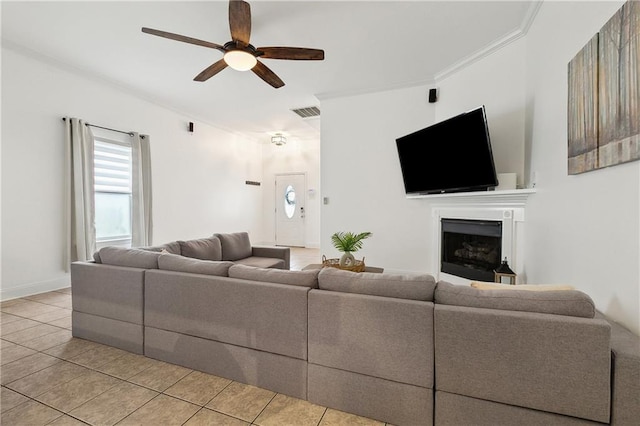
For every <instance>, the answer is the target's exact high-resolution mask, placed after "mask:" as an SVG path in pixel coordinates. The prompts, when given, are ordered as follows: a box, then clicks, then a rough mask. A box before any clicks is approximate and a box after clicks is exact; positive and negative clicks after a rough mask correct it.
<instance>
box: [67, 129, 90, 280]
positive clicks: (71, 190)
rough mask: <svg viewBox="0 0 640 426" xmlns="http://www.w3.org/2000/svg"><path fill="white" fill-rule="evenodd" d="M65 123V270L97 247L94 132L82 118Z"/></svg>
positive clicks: (83, 258)
mask: <svg viewBox="0 0 640 426" xmlns="http://www.w3.org/2000/svg"><path fill="white" fill-rule="evenodd" d="M64 125H65V198H66V210H67V211H66V220H67V229H68V233H67V234H68V236H69V238H68V240H67V250H66V259H65V270H66V271H67V272H68V271H69V265H70V263H71V262H74V261H76V260H88V259H91V257H92V256H93V252H94V251H95V246H96V229H95V208H94V204H95V201H94V185H93V158H94V155H93V150H94V147H93V134H92V133H91V130H90V129H89V127H88V126H86V125H85V122H84V121H83V120H80V119H78V118H69V117H67V118H66V119H65V122H64Z"/></svg>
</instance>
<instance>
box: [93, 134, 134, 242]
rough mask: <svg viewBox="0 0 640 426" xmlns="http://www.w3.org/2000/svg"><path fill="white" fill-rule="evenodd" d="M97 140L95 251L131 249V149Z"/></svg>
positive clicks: (100, 139) (95, 153) (116, 143)
mask: <svg viewBox="0 0 640 426" xmlns="http://www.w3.org/2000/svg"><path fill="white" fill-rule="evenodd" d="M94 140H95V152H94V161H95V165H94V179H95V224H96V248H98V249H100V248H101V247H104V246H108V245H118V246H126V247H131V188H132V185H131V179H132V177H131V169H132V166H131V145H130V144H127V143H125V142H120V141H115V140H110V139H106V138H102V137H95V139H94Z"/></svg>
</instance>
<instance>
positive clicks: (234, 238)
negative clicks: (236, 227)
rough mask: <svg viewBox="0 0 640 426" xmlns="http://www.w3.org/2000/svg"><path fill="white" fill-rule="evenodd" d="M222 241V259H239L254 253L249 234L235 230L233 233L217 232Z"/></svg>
mask: <svg viewBox="0 0 640 426" xmlns="http://www.w3.org/2000/svg"><path fill="white" fill-rule="evenodd" d="M215 236H216V237H218V238H219V239H220V243H222V260H239V259H244V258H247V257H250V256H251V255H252V250H251V242H250V241H249V234H248V233H246V232H234V233H232V234H215Z"/></svg>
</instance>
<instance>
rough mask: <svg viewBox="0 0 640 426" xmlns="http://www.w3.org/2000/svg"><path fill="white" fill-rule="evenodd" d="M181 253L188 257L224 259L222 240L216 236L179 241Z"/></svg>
mask: <svg viewBox="0 0 640 426" xmlns="http://www.w3.org/2000/svg"><path fill="white" fill-rule="evenodd" d="M178 244H180V253H179V254H182V255H183V256H186V257H192V258H194V259H201V260H223V259H222V247H221V245H220V240H219V239H218V238H216V237H209V238H201V239H198V240H189V241H178Z"/></svg>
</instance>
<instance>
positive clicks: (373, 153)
mask: <svg viewBox="0 0 640 426" xmlns="http://www.w3.org/2000/svg"><path fill="white" fill-rule="evenodd" d="M428 89H429V88H428V87H424V86H423V87H418V88H409V89H401V90H394V91H387V92H380V93H372V94H366V95H360V96H351V97H345V98H334V99H323V100H322V104H321V108H322V125H321V130H322V131H321V138H322V150H321V151H322V152H321V158H322V160H321V164H320V168H321V171H322V172H321V180H322V184H321V188H322V197H328V199H329V203H328V204H326V205H324V204H323V205H322V217H321V231H322V232H321V240H320V241H321V244H320V245H321V251H322V254H324V255H326V256H327V257H328V258H332V257H339V256H338V254H339V253H338V252H337V251H336V250H335V249H334V248H333V246H332V245H331V239H330V236H331V234H333V233H334V232H337V231H350V232H364V231H370V232H373V237H371V238H370V239H368V240H365V241H364V247H363V249H362V250H361V251H359V252H358V253H357V254H356V257H357V258H362V257H363V256H364V257H365V263H366V264H369V265H379V266H383V267H385V268H386V269H387V270H394V269H396V270H410V271H428V270H429V265H428V257H429V256H428V247H429V235H428V225H429V215H430V212H429V210H428V208H427V205H426V203H425V202H424V201H423V200H407V198H406V196H405V192H404V185H403V183H402V175H401V171H400V163H399V161H398V153H397V150H396V143H395V140H396V138H398V137H400V136H403V135H406V134H408V133H411V132H414V131H416V130H418V129H421V128H423V127H425V126H427V125H429V124H431V123H433V122H434V112H435V111H434V110H435V108H434V106H433V105H434V104H429V103H428V102H427V94H428Z"/></svg>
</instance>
